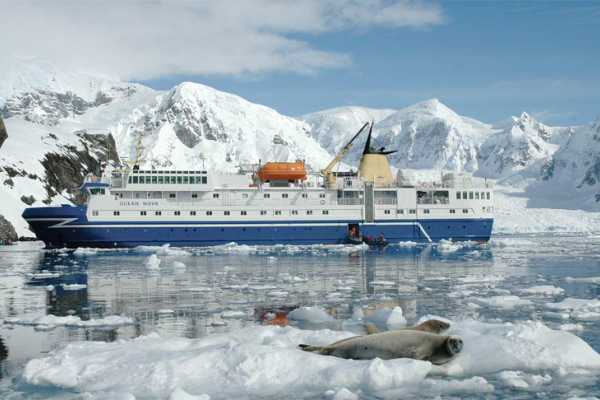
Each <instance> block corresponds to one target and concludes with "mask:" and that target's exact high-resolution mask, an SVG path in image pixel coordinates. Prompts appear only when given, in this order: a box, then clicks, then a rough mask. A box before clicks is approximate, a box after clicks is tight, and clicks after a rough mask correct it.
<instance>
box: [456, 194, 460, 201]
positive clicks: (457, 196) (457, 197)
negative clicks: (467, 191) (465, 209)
mask: <svg viewBox="0 0 600 400" xmlns="http://www.w3.org/2000/svg"><path fill="white" fill-rule="evenodd" d="M456 200H460V192H456Z"/></svg>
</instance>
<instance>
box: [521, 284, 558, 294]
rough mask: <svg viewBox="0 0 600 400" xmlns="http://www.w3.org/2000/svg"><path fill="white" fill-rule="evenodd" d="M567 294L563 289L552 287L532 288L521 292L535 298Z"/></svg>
mask: <svg viewBox="0 0 600 400" xmlns="http://www.w3.org/2000/svg"><path fill="white" fill-rule="evenodd" d="M564 292H565V290H564V289H563V288H560V287H556V286H552V285H540V286H532V287H529V288H525V289H522V290H521V293H523V294H529V295H534V296H558V295H561V294H563V293H564Z"/></svg>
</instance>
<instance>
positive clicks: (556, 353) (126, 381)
mask: <svg viewBox="0 0 600 400" xmlns="http://www.w3.org/2000/svg"><path fill="white" fill-rule="evenodd" d="M305 312H306V310H305ZM450 333H451V334H456V335H459V336H461V337H462V338H463V340H464V343H465V346H464V348H463V351H462V352H461V353H460V354H459V355H458V356H457V357H456V358H455V359H454V360H453V361H451V362H450V363H449V364H447V365H444V366H432V364H430V363H429V362H426V361H417V360H411V359H394V360H379V359H375V360H363V361H357V360H344V359H339V358H336V357H329V356H322V355H318V354H313V353H308V352H303V351H301V350H299V349H298V348H297V345H298V344H300V343H307V344H312V345H326V344H329V343H332V342H334V341H337V340H341V339H344V338H346V337H350V336H353V335H354V334H353V333H351V332H342V331H332V330H329V329H322V330H301V329H297V328H295V327H290V326H288V327H285V328H281V327H273V326H260V327H259V326H252V327H246V328H242V329H239V330H235V331H232V332H229V333H226V334H218V335H211V336H207V337H204V338H200V339H186V338H166V337H160V336H158V335H157V334H150V335H147V336H142V337H139V338H137V339H133V340H121V341H117V342H111V343H105V342H76V343H71V344H68V345H66V346H65V347H63V348H61V349H58V350H55V351H52V352H51V353H49V354H48V355H47V356H45V357H42V358H38V359H34V360H31V361H29V362H28V363H27V365H26V367H25V370H24V372H23V376H24V378H25V380H26V382H28V383H29V384H32V385H44V386H57V387H61V388H67V389H70V390H76V391H79V392H88V393H97V392H127V393H131V394H132V395H133V396H136V398H137V397H142V398H144V397H153V398H154V397H159V398H169V397H170V396H172V394H173V393H174V392H176V391H177V390H179V389H180V390H181V391H182V394H181V396H183V395H189V396H202V395H207V396H210V398H211V399H225V398H240V397H244V398H248V397H250V398H258V397H263V398H264V397H272V398H277V397H279V398H281V397H287V398H289V397H311V396H312V397H323V396H325V397H326V398H336V396H338V398H349V399H350V398H353V397H352V396H353V395H356V396H357V397H359V398H361V397H381V398H399V397H403V395H406V394H414V393H420V394H427V393H429V394H431V393H436V392H439V393H452V392H453V391H454V392H461V393H464V392H469V391H471V392H474V393H486V392H489V391H491V390H493V386H492V385H490V383H489V382H487V380H486V379H485V378H483V377H482V375H485V374H499V375H498V376H499V378H500V379H501V380H503V381H505V382H506V383H507V384H509V385H511V386H513V387H516V388H525V387H527V388H535V387H538V386H541V385H545V384H547V383H549V382H550V381H551V380H552V379H553V378H552V377H550V376H549V375H547V371H559V370H560V376H561V377H562V376H568V375H569V374H580V375H581V374H589V375H590V376H595V375H594V374H598V373H599V372H600V355H599V354H598V353H597V352H595V351H594V350H593V349H592V348H591V347H590V346H589V345H588V344H587V343H585V342H584V341H583V340H582V339H580V338H579V337H577V336H575V335H573V334H571V333H569V332H565V331H560V330H552V329H550V328H548V327H547V326H545V325H544V324H542V323H540V322H523V323H486V322H480V321H476V320H470V319H467V320H461V321H457V322H455V323H453V324H452V328H451V331H450ZM490 355H493V356H490ZM149 383H151V384H149ZM182 398H185V397H182Z"/></svg>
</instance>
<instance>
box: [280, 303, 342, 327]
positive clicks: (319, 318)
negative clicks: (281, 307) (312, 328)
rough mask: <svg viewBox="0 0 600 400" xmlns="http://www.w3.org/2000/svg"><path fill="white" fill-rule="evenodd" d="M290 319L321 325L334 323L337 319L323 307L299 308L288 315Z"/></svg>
mask: <svg viewBox="0 0 600 400" xmlns="http://www.w3.org/2000/svg"><path fill="white" fill-rule="evenodd" d="M288 319H290V320H292V321H299V322H303V323H312V324H320V323H325V322H333V321H334V320H335V318H333V317H332V316H331V315H329V314H328V313H327V311H325V310H324V309H323V308H321V307H316V306H315V307H299V308H297V309H295V310H293V311H292V312H290V313H289V314H288Z"/></svg>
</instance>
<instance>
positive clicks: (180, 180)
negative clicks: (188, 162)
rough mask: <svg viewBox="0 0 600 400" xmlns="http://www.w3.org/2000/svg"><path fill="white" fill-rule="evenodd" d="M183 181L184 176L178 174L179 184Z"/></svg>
mask: <svg viewBox="0 0 600 400" xmlns="http://www.w3.org/2000/svg"><path fill="white" fill-rule="evenodd" d="M182 183H183V177H182V176H178V177H177V184H178V185H181V184H182Z"/></svg>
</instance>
